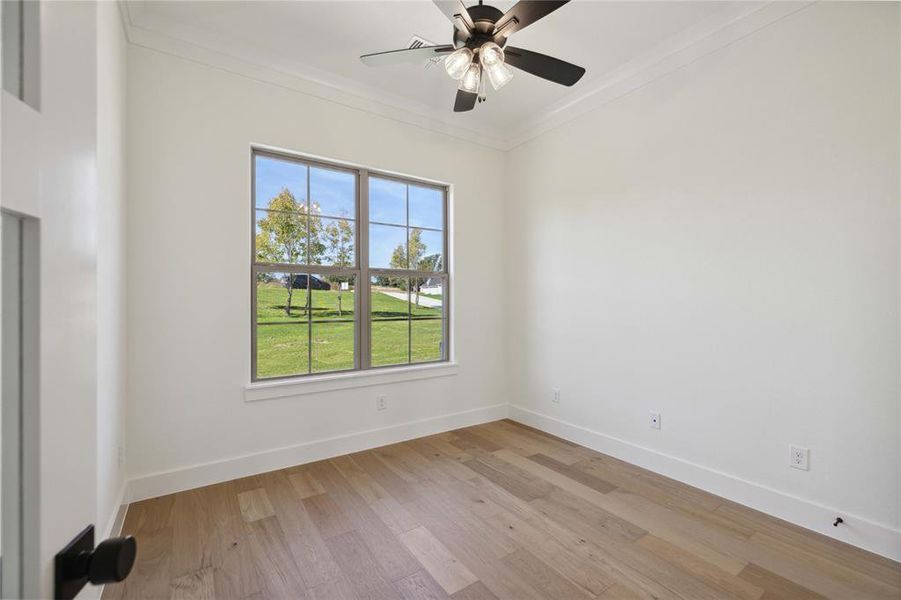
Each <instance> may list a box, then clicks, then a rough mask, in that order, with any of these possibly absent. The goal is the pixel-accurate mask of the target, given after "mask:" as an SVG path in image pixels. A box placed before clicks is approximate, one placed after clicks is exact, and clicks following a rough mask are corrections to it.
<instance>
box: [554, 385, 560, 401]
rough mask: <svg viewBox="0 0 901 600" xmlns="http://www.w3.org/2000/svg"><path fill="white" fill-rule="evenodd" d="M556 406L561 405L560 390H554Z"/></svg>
mask: <svg viewBox="0 0 901 600" xmlns="http://www.w3.org/2000/svg"><path fill="white" fill-rule="evenodd" d="M553 402H554V404H560V388H554V399H553Z"/></svg>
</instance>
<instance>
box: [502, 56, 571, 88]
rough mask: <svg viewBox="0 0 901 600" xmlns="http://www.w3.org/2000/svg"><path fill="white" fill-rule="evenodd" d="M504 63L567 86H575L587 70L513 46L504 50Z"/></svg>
mask: <svg viewBox="0 0 901 600" xmlns="http://www.w3.org/2000/svg"><path fill="white" fill-rule="evenodd" d="M504 62H505V63H507V64H508V65H510V66H511V67H516V68H517V69H521V70H523V71H525V72H526V73H531V74H532V75H537V76H538V77H541V78H543V79H547V80H548V81H553V82H554V83H559V84H560V85H566V86H570V85H573V84H574V83H576V82H577V81H579V80H580V79H581V78H582V75H584V74H585V69H583V68H582V67H577V66H576V65H574V64H572V63H568V62H566V61H563V60H560V59H559V58H554V57H553V56H547V55H546V54H539V53H538V52H532V51H531V50H523V49H522V48H514V47H513V46H507V47H506V48H504Z"/></svg>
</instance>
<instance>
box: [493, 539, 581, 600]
mask: <svg viewBox="0 0 901 600" xmlns="http://www.w3.org/2000/svg"><path fill="white" fill-rule="evenodd" d="M502 560H503V562H504V563H505V564H506V565H507V566H509V567H510V568H512V569H513V570H514V571H515V572H516V573H517V575H518V576H519V577H521V578H522V580H523V581H524V582H527V584H528V585H529V587H532V588H534V589H537V590H540V591H541V593H542V596H543V597H545V598H573V599H575V598H592V597H593V596H594V595H593V594H592V593H590V592H589V591H587V590H585V589H583V588H580V587H577V586H576V585H575V584H574V583H572V582H571V581H569V580H568V579H567V578H566V577H564V576H563V575H561V574H560V573H559V572H558V571H557V570H555V569H554V568H552V567H551V566H549V565H548V564H547V563H545V562H543V561H542V560H540V559H538V558H537V557H536V556H535V555H534V554H532V553H531V552H529V551H528V550H526V549H525V548H520V549H519V550H517V551H516V552H513V553H512V554H509V555H507V556H505V557H504V558H503V559H502Z"/></svg>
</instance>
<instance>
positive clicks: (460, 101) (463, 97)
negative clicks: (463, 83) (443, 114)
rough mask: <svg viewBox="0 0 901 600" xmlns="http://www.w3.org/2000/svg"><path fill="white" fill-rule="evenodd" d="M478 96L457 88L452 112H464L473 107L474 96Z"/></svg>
mask: <svg viewBox="0 0 901 600" xmlns="http://www.w3.org/2000/svg"><path fill="white" fill-rule="evenodd" d="M478 97H479V95H478V94H473V93H472V92H464V91H463V90H457V99H456V100H455V101H454V112H466V111H468V110H472V109H474V108H475V107H476V98H478Z"/></svg>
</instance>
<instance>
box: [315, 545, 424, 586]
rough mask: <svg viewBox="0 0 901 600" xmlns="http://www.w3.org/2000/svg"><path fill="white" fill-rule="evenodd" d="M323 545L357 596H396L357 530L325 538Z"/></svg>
mask: <svg viewBox="0 0 901 600" xmlns="http://www.w3.org/2000/svg"><path fill="white" fill-rule="evenodd" d="M326 544H328V547H329V549H330V550H331V552H332V556H334V557H335V560H336V561H338V564H339V565H340V566H341V571H342V572H343V573H344V576H345V577H346V578H347V581H348V583H349V584H350V586H351V587H352V588H353V590H354V593H355V594H356V595H357V596H358V597H360V598H366V599H372V600H383V599H384V600H388V599H392V600H393V599H395V598H397V597H398V595H399V594H398V593H397V591H396V590H395V588H394V587H393V586H392V585H391V583H390V581H389V579H388V576H387V574H386V573H385V572H384V571H382V569H381V567H380V566H379V564H378V562H377V561H376V559H375V557H374V556H373V554H372V552H371V551H370V550H369V548H368V547H367V546H366V544H365V542H364V541H363V539H362V538H361V537H360V535H359V533H357V532H356V531H350V532H348V533H344V534H341V535H339V536H337V537H333V538H331V539H329V540H327V541H326ZM414 572H415V571H414Z"/></svg>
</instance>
